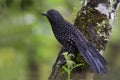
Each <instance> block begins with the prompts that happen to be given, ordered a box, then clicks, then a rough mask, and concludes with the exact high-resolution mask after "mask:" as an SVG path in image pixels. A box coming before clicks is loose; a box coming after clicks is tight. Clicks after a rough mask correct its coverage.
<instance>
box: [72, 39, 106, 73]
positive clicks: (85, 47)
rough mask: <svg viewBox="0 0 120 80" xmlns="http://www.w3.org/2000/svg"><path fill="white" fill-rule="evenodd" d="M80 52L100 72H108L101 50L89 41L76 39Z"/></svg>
mask: <svg viewBox="0 0 120 80" xmlns="http://www.w3.org/2000/svg"><path fill="white" fill-rule="evenodd" d="M74 42H75V44H76V46H77V48H78V50H79V52H80V53H81V55H82V56H83V57H84V59H85V60H86V62H87V63H88V64H89V65H90V66H91V68H92V69H93V70H94V71H96V72H97V73H99V74H102V73H107V69H106V64H107V62H106V60H105V59H104V58H103V57H102V56H101V55H100V54H99V52H98V51H97V50H96V49H95V48H94V47H93V45H92V44H90V43H89V42H83V43H81V42H80V41H74Z"/></svg>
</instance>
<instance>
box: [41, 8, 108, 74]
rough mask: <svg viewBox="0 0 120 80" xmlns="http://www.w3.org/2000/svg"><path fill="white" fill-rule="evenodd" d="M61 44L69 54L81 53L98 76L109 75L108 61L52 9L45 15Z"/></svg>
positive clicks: (78, 31)
mask: <svg viewBox="0 0 120 80" xmlns="http://www.w3.org/2000/svg"><path fill="white" fill-rule="evenodd" d="M43 15H45V16H46V17H47V18H48V20H49V22H50V24H51V26H52V30H53V33H54V35H55V37H56V39H57V40H58V41H59V43H60V44H61V45H62V46H63V47H64V49H65V50H66V51H68V53H73V54H76V53H78V52H79V53H80V54H81V55H82V56H83V58H84V59H85V61H86V62H87V63H88V64H89V65H90V67H91V68H92V69H93V70H94V71H95V72H97V73H98V74H102V73H107V68H106V64H107V62H106V60H105V59H104V58H103V56H101V55H100V54H99V52H98V51H97V50H96V49H95V48H94V47H93V45H92V44H91V43H90V42H89V41H88V40H87V39H86V37H85V36H84V35H83V34H82V33H81V32H80V30H78V29H77V28H76V27H75V26H74V25H72V24H70V23H69V22H68V21H66V20H65V19H64V18H63V17H62V16H61V15H60V13H59V12H58V11H56V10H54V9H50V10H49V11H47V12H45V13H43Z"/></svg>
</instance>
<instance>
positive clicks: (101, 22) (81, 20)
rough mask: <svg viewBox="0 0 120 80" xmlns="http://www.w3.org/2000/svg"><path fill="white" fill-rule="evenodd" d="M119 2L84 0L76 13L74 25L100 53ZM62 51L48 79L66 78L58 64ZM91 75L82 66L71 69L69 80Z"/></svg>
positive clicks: (88, 77) (106, 39)
mask: <svg viewBox="0 0 120 80" xmlns="http://www.w3.org/2000/svg"><path fill="white" fill-rule="evenodd" d="M119 2H120V0H114V2H110V0H85V1H84V4H83V6H82V8H81V10H80V11H78V13H77V17H76V19H75V22H74V25H75V26H76V27H77V28H78V29H79V30H80V31H82V33H83V34H84V35H85V36H86V38H87V39H88V40H89V41H90V42H91V43H92V44H93V46H94V47H95V48H96V49H97V50H98V51H99V53H100V54H101V55H102V54H103V52H104V50H105V47H106V43H107V42H108V40H109V37H110V33H111V30H112V24H113V22H114V16H115V12H116V10H117V9H118V5H119ZM111 7H112V8H111ZM110 8H111V9H110ZM63 51H64V49H62V50H61V51H60V53H59V55H58V58H57V60H56V62H55V64H54V66H53V69H52V72H51V75H50V76H49V79H48V80H67V73H66V72H65V71H64V70H63V68H62V66H60V65H59V63H60V62H61V61H63V60H64V59H65V58H64V56H63V54H62V52H63ZM76 57H77V58H76V59H78V58H79V59H81V58H82V57H81V56H76ZM75 62H76V60H75ZM80 63H82V62H80ZM93 76H94V72H93V71H92V70H91V69H90V67H89V66H86V67H85V66H84V67H83V68H81V67H77V68H75V69H73V70H72V72H71V75H70V78H71V80H93Z"/></svg>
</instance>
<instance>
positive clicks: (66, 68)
mask: <svg viewBox="0 0 120 80" xmlns="http://www.w3.org/2000/svg"><path fill="white" fill-rule="evenodd" d="M63 55H64V57H65V59H66V64H65V66H62V68H63V69H64V71H65V72H66V73H67V80H70V75H71V72H72V70H73V69H75V68H77V67H80V66H82V65H84V64H76V63H75V62H74V61H73V60H72V58H74V54H68V52H65V53H63Z"/></svg>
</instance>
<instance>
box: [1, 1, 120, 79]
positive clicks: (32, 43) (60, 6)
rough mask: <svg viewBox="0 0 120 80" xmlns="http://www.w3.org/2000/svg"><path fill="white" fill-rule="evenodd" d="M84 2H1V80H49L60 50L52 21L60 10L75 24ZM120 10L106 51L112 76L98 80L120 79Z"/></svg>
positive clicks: (98, 77)
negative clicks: (50, 12)
mask: <svg viewBox="0 0 120 80" xmlns="http://www.w3.org/2000/svg"><path fill="white" fill-rule="evenodd" d="M81 5H82V2H81V0H76V1H75V0H0V80H47V79H48V76H49V74H50V72H51V69H52V65H53V64H54V62H55V59H56V57H57V54H58V52H59V50H60V44H59V43H58V42H57V40H56V39H55V37H54V35H53V33H52V30H51V27H50V24H49V22H48V20H47V19H46V18H45V17H44V16H42V15H41V13H42V12H45V11H47V10H49V9H56V10H58V11H59V12H60V13H61V14H62V15H63V16H64V18H65V19H67V20H68V21H69V22H71V23H73V22H74V19H75V14H76V13H77V11H78V10H79V9H80V7H81ZM119 21H120V10H119V11H118V12H117V15H116V20H115V23H114V28H113V31H112V34H111V37H110V41H109V43H108V44H107V48H106V50H105V54H104V56H105V58H106V59H107V61H108V69H109V73H108V74H107V75H100V76H99V75H97V77H95V80H120V76H119V74H120V42H119V41H120V34H119V32H120V23H119Z"/></svg>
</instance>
